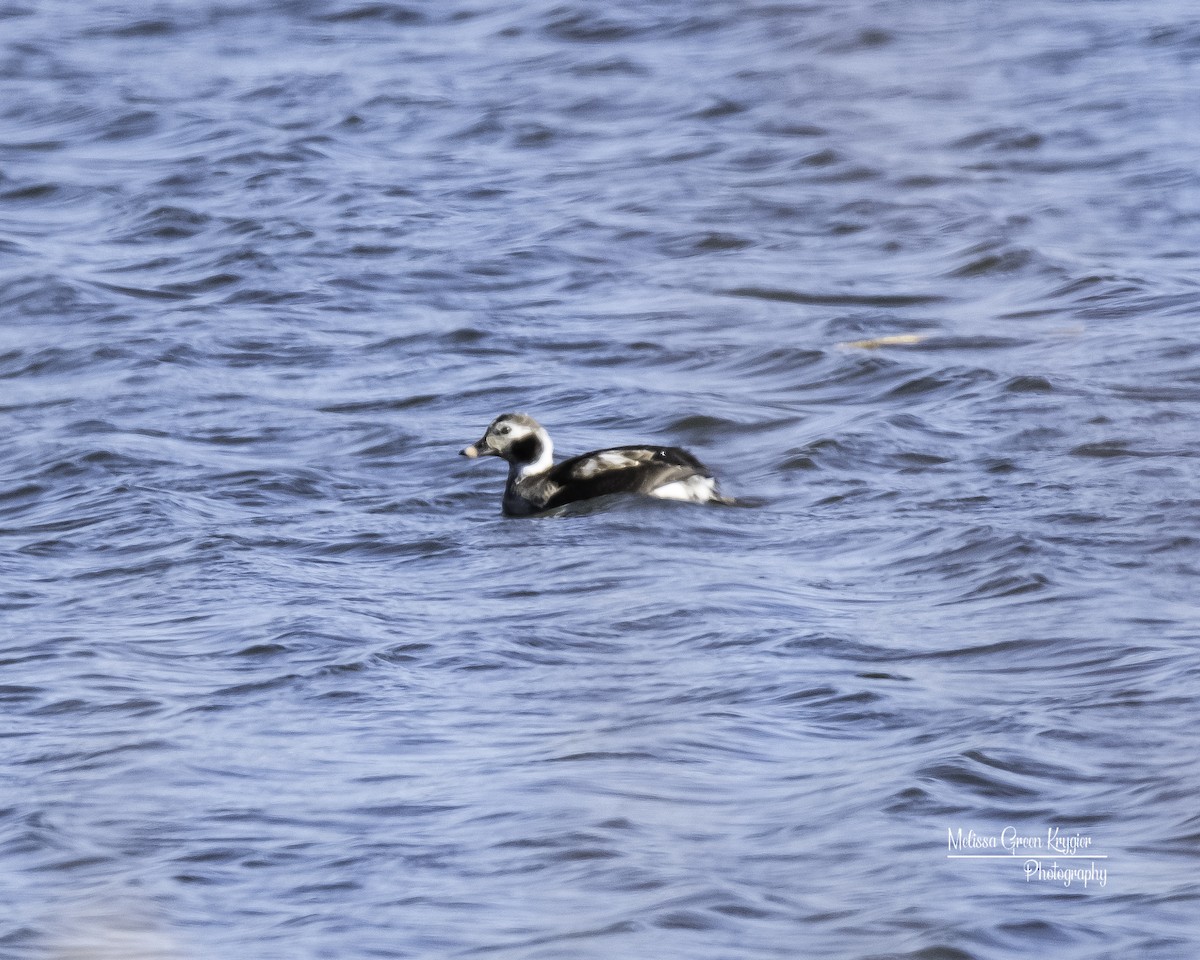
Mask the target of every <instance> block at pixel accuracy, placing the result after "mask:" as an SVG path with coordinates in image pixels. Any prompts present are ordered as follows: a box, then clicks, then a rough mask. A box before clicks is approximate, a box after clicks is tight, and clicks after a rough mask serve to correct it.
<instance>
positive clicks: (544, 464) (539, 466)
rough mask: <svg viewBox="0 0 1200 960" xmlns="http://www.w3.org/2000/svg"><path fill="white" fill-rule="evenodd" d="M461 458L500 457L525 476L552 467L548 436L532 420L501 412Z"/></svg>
mask: <svg viewBox="0 0 1200 960" xmlns="http://www.w3.org/2000/svg"><path fill="white" fill-rule="evenodd" d="M462 455H463V456H464V457H500V458H501V459H502V460H506V461H507V462H508V463H510V464H512V466H513V467H515V468H516V471H517V474H518V475H519V476H522V477H527V476H530V475H532V474H537V473H545V472H546V471H547V470H549V469H550V467H551V466H553V464H554V445H553V444H552V443H551V442H550V434H548V433H547V432H546V430H545V428H544V427H543V426H542V425H541V424H540V423H538V422H537V421H536V420H534V419H533V417H530V416H526V415H525V414H523V413H502V414H500V416H498V417H497V418H496V419H495V420H493V421H492V423H491V425H490V426H489V427H488V428H487V430H486V431H485V432H484V434H483V437H482V438H480V439H479V440H477V441H476V442H475V443H473V444H471V445H470V446H469V447H464V448H463V450H462Z"/></svg>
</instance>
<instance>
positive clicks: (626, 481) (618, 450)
mask: <svg viewBox="0 0 1200 960" xmlns="http://www.w3.org/2000/svg"><path fill="white" fill-rule="evenodd" d="M697 476H704V477H709V476H710V474H709V471H708V468H707V467H705V466H704V464H702V463H701V462H700V461H699V460H697V459H696V458H695V457H694V456H692V455H691V454H690V453H688V452H687V451H686V450H681V449H679V448H678V447H613V448H611V449H608V450H593V451H592V452H591V453H584V454H581V455H580V456H578V457H572V458H571V459H570V460H564V461H563V462H562V463H560V464H558V465H557V466H556V467H554V468H553V469H551V470H550V472H549V474H547V476H546V479H547V480H548V481H550V483H551V484H553V485H554V486H556V487H558V489H557V490H555V492H554V493H553V494H551V496H550V498H549V499H548V500H547V501H546V504H545V507H544V509H551V508H553V507H561V506H563V505H564V504H567V503H574V502H575V501H577V500H590V499H591V498H592V497H603V496H606V495H608V494H611V493H642V494H651V495H653V494H654V493H655V492H656V491H657V490H659V489H660V488H662V487H665V486H666V485H667V484H674V483H677V482H679V481H682V480H687V479H688V478H691V477H697ZM667 496H668V497H669V496H670V492H668V494H667ZM684 499H691V498H690V497H686V498H684Z"/></svg>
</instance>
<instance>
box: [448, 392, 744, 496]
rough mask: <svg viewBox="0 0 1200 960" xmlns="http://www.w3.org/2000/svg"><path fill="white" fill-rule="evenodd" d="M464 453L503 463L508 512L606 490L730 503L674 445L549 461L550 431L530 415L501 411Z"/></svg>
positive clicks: (700, 467)
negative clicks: (500, 460)
mask: <svg viewBox="0 0 1200 960" xmlns="http://www.w3.org/2000/svg"><path fill="white" fill-rule="evenodd" d="M462 455H463V456H464V457H472V458H474V457H500V458H501V459H502V460H505V461H507V462H508V483H507V484H506V485H505V487H504V503H503V506H504V512H505V513H506V514H507V515H508V516H510V517H523V516H529V515H530V514H535V513H543V512H545V511H547V510H553V509H554V508H555V507H561V506H563V505H564V504H568V503H575V502H576V501H579V500H590V499H592V498H593V497H602V496H604V495H606V494H610V493H641V494H646V495H648V496H651V497H661V498H663V499H667V500H690V501H692V502H693V503H732V502H733V501H731V500H728V499H726V498H725V497H723V496H721V494H720V493H719V492H718V491H717V482H716V480H715V479H713V476H712V473H711V472H710V471H709V469H708V468H707V467H706V466H704V464H702V463H701V462H700V461H699V460H697V459H696V458H695V457H693V456H692V455H691V454H690V453H688V452H687V451H686V450H680V449H679V448H678V447H612V448H610V449H607V450H593V451H592V452H591V453H585V454H582V455H580V456H578V457H572V458H571V459H570V460H564V461H563V462H562V463H560V464H558V465H557V466H555V465H554V445H553V444H552V443H551V442H550V434H548V433H547V432H546V429H545V428H544V427H543V426H542V425H541V424H540V423H538V422H537V421H536V420H534V419H533V417H529V416H526V415H525V414H523V413H503V414H501V415H500V416H498V417H497V418H496V419H495V420H493V421H492V423H491V425H490V426H489V427H488V428H487V431H486V432H485V433H484V435H483V437H482V438H481V439H480V440H479V441H477V442H476V443H473V444H471V445H470V446H469V447H465V448H464V449H463V450H462Z"/></svg>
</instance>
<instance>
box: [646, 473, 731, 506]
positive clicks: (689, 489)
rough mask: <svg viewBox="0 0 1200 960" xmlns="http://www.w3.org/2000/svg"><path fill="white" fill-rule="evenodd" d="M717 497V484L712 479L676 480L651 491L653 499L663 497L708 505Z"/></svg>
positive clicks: (692, 478)
mask: <svg viewBox="0 0 1200 960" xmlns="http://www.w3.org/2000/svg"><path fill="white" fill-rule="evenodd" d="M716 495H717V482H716V481H715V480H713V478H712V477H688V478H687V479H685V480H675V481H674V482H672V483H664V484H663V485H662V486H661V487H655V488H654V489H653V490H651V491H650V496H652V497H662V499H664V500H690V501H692V502H693V503H707V502H708V501H709V500H712V499H714V498H715V497H716Z"/></svg>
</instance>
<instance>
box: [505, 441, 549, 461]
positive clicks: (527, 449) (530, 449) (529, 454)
mask: <svg viewBox="0 0 1200 960" xmlns="http://www.w3.org/2000/svg"><path fill="white" fill-rule="evenodd" d="M511 449H512V456H513V459H514V460H516V461H517V463H533V462H534V461H535V460H537V459H538V457H540V456H541V455H542V441H541V440H539V439H538V438H537V437H534V436H528V437H522V438H521V439H520V440H516V441H514V442H513V445H512V448H511Z"/></svg>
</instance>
